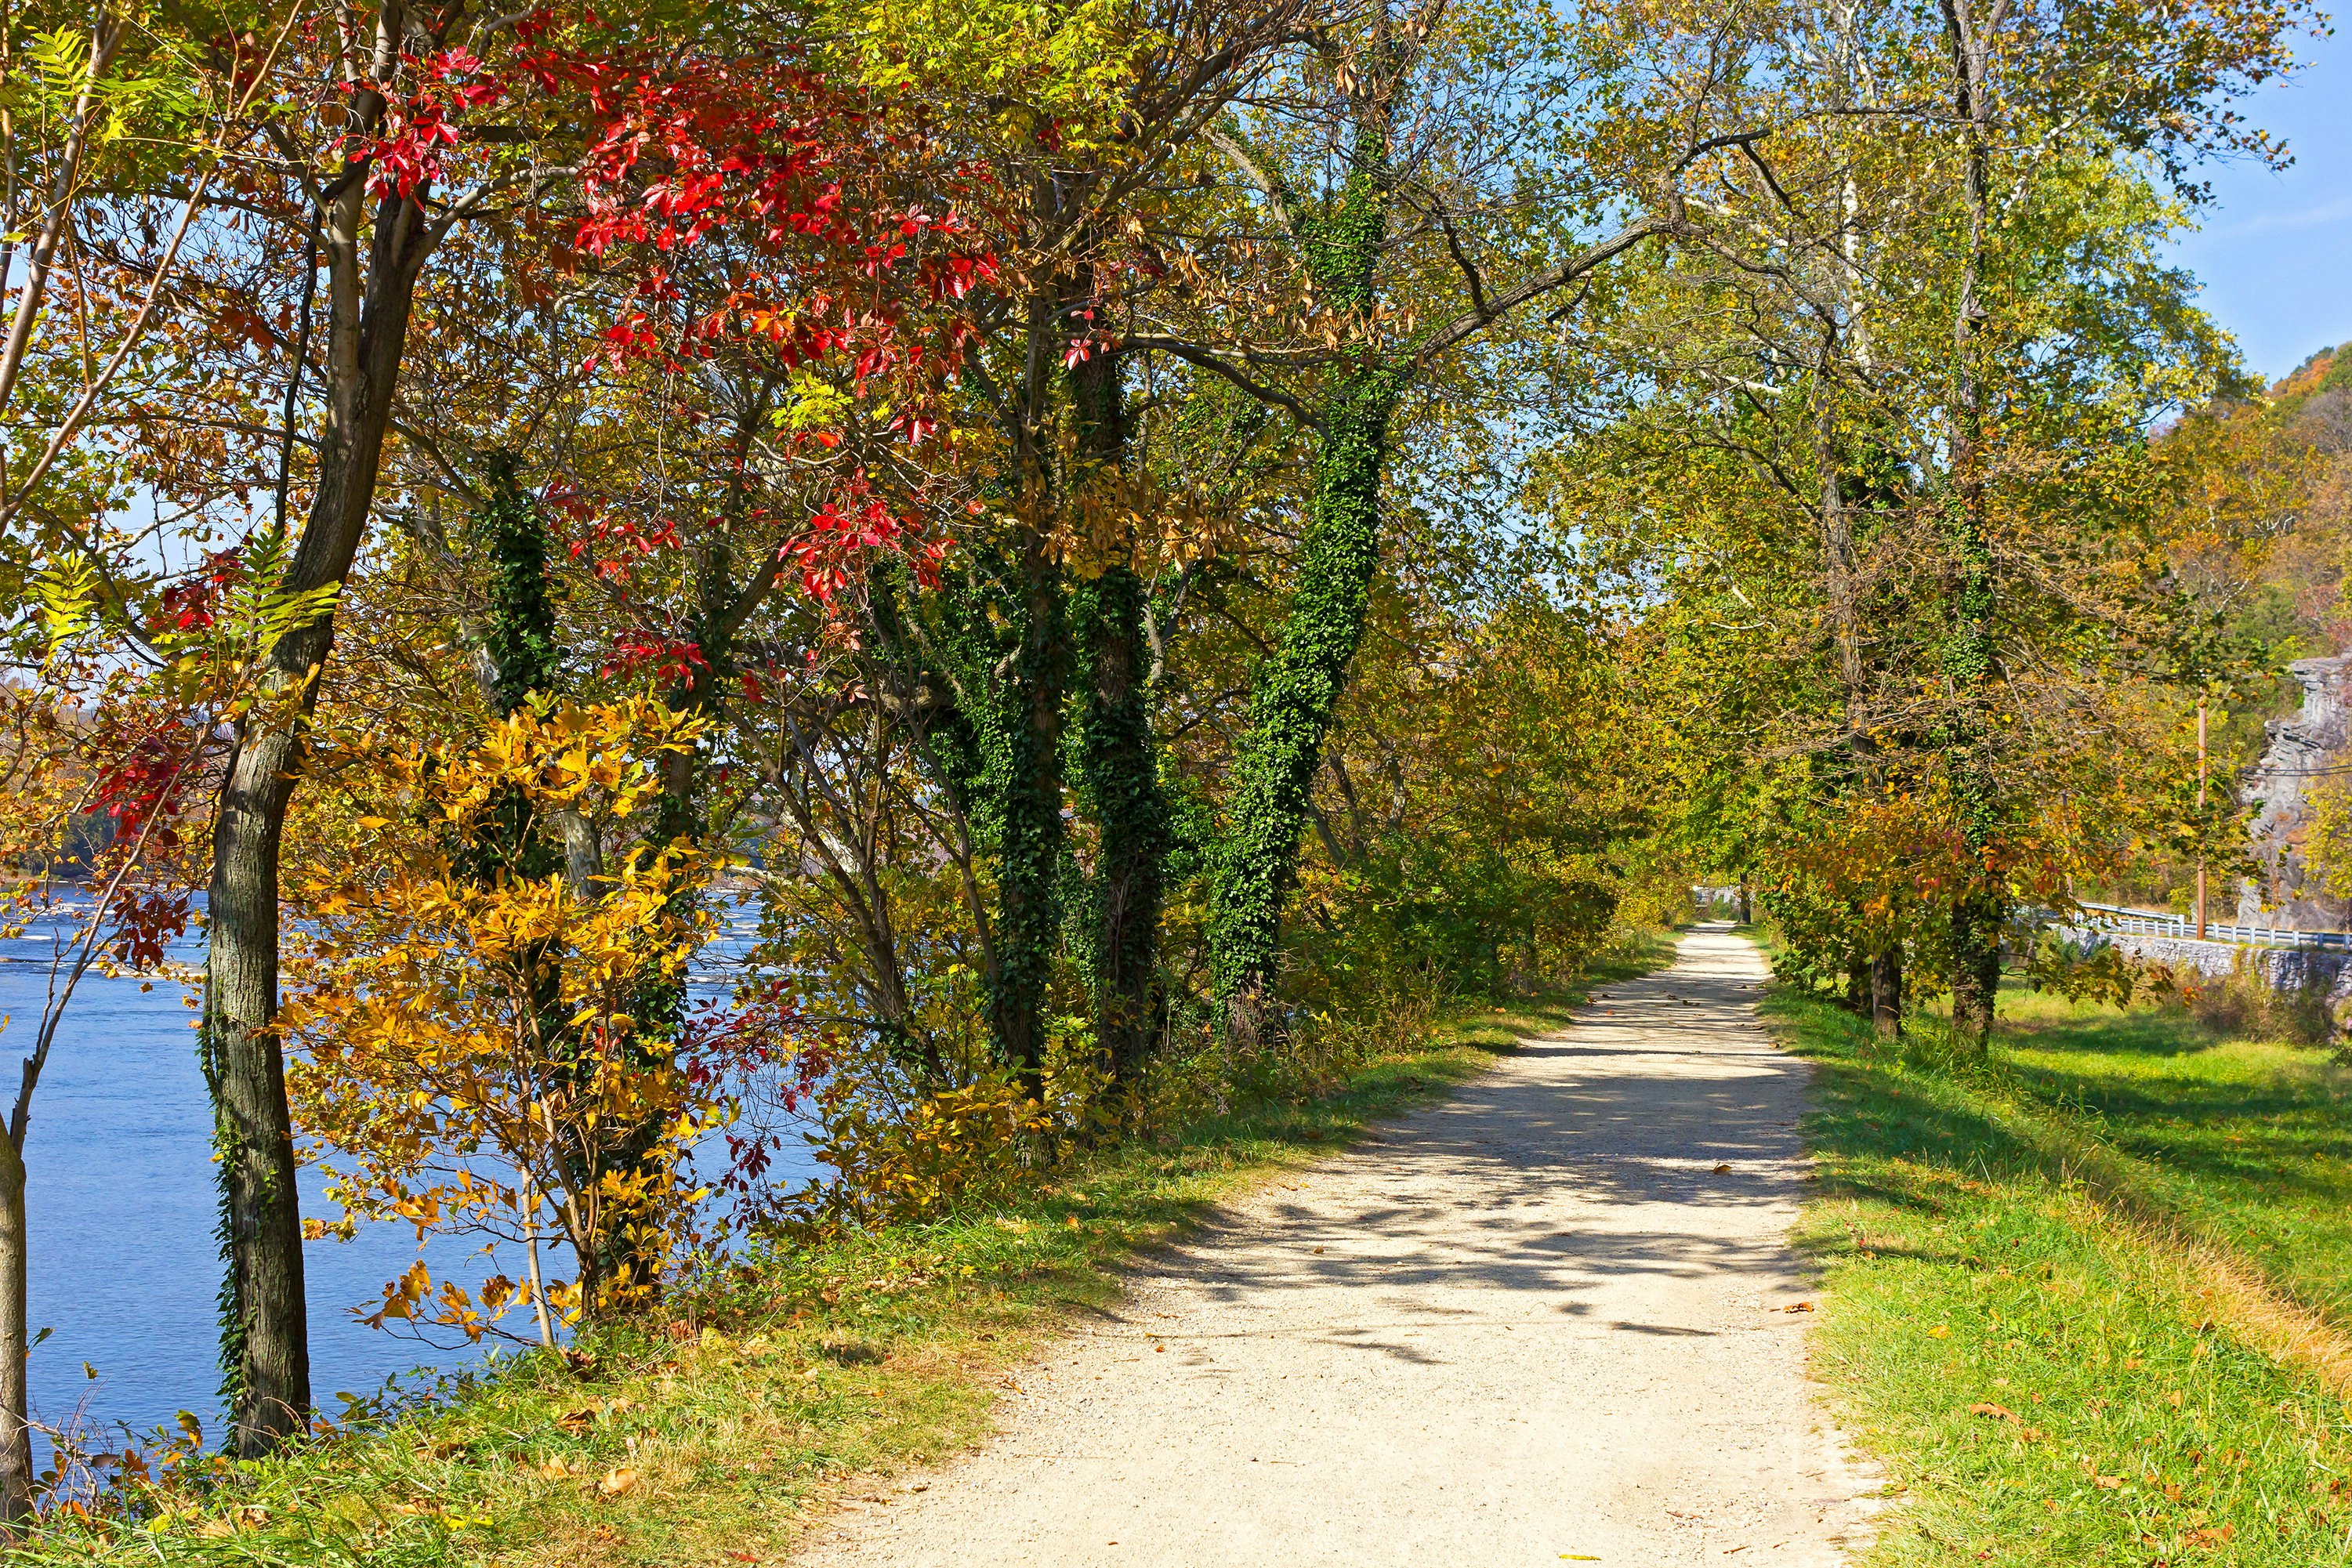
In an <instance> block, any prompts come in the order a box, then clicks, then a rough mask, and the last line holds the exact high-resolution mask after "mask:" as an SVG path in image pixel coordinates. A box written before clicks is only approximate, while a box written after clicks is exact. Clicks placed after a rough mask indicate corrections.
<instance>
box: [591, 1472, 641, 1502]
mask: <svg viewBox="0 0 2352 1568" xmlns="http://www.w3.org/2000/svg"><path fill="white" fill-rule="evenodd" d="M637 1479H638V1478H637V1472H636V1471H635V1470H633V1469H629V1468H628V1467H626V1466H623V1467H622V1468H621V1469H617V1470H607V1471H605V1472H604V1479H603V1480H601V1481H598V1482H597V1483H596V1490H598V1491H600V1492H603V1493H604V1495H605V1496H606V1497H618V1496H620V1495H621V1494H622V1493H623V1492H625V1491H626V1490H629V1489H630V1488H631V1487H633V1486H635V1485H636V1484H637Z"/></svg>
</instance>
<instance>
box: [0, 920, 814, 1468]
mask: <svg viewBox="0 0 2352 1568" xmlns="http://www.w3.org/2000/svg"><path fill="white" fill-rule="evenodd" d="M749 940H750V922H749V919H748V916H746V917H741V918H739V919H738V921H737V922H736V923H735V926H734V927H733V928H732V929H731V930H730V935H729V936H728V937H726V938H723V939H722V940H721V941H720V942H719V944H717V945H715V946H714V947H713V948H712V950H711V954H710V955H709V961H707V962H698V966H697V972H698V989H707V990H708V991H709V992H719V991H720V990H723V988H725V987H726V986H727V985H729V984H730V983H731V979H730V972H731V971H732V970H733V969H734V968H735V967H736V966H737V964H738V963H739V962H740V954H741V953H742V951H743V949H744V948H745V947H746V946H748V944H749ZM0 947H5V949H10V951H0V1012H5V1013H7V1014H9V1015H11V1021H10V1023H9V1025H8V1027H7V1030H6V1031H5V1034H0V1064H5V1065H6V1066H7V1067H8V1068H10V1069H13V1066H14V1059H15V1057H16V1056H17V1055H21V1054H22V1053H23V1052H24V1051H27V1050H29V1049H30V1048H31V1045H32V1041H33V1034H34V1031H35V1030H37V1029H38V1028H39V1025H40V1017H41V1002H42V998H43V996H44V994H45V992H46V990H47V978H48V943H47V939H46V938H45V937H43V936H38V935H33V934H28V935H26V936H24V937H22V938H19V939H17V940H16V941H14V942H8V943H5V944H0ZM172 956H173V959H174V960H175V961H177V962H179V963H183V964H189V965H201V964H202V963H203V961H204V953H203V946H202V943H201V939H198V938H191V939H190V940H189V941H186V942H184V943H182V944H181V945H180V946H179V947H178V948H177V949H176V950H175V951H174V952H173V955H172ZM140 985H141V982H140V981H138V980H136V979H114V980H110V979H106V978H103V977H100V976H98V975H96V974H94V973H93V974H92V975H90V976H89V977H86V978H85V979H84V980H83V981H82V983H81V985H80V987H79V988H78V989H77V990H76V992H75V993H74V998H73V1002H72V1005H71V1006H70V1007H69V1008H68V1009H67V1012H66V1018H65V1022H64V1024H63V1025H62V1026H61V1027H60V1029H59V1030H58V1041H57V1046H56V1048H55V1050H54V1051H51V1053H50V1056H49V1061H48V1066H47V1068H46V1069H45V1070H44V1071H43V1072H42V1075H41V1084H40V1088H39V1090H38V1091H37V1092H36V1094H35V1096H34V1100H33V1115H32V1121H31V1124H30V1127H29V1130H28V1133H27V1135H26V1149H25V1164H26V1171H27V1181H26V1211H27V1218H28V1220H29V1223H30V1226H31V1229H32V1271H31V1273H32V1277H31V1283H30V1298H31V1299H30V1302H29V1305H30V1309H31V1320H30V1321H31V1324H32V1329H33V1332H34V1333H39V1332H40V1331H41V1330H42V1329H43V1328H45V1327H47V1328H50V1329H53V1330H54V1331H55V1332H54V1333H51V1334H50V1336H49V1337H48V1339H47V1340H46V1341H45V1342H43V1343H42V1344H41V1345H40V1346H39V1347H38V1348H37V1349H36V1350H35V1351H34V1352H33V1354H32V1360H31V1365H30V1368H29V1370H30V1375H31V1383H32V1403H33V1409H34V1414H35V1417H36V1419H37V1420H39V1421H41V1422H43V1423H45V1424H47V1425H50V1426H56V1425H58V1424H59V1423H60V1422H61V1421H64V1420H66V1419H68V1418H70V1417H72V1416H75V1414H76V1413H77V1412H78V1411H79V1413H80V1414H81V1416H82V1417H83V1419H84V1421H85V1423H86V1424H95V1425H96V1426H98V1427H100V1428H101V1429H102V1431H103V1433H104V1434H105V1435H107V1436H118V1437H119V1434H120V1431H121V1428H122V1427H129V1428H130V1429H131V1431H132V1432H134V1433H144V1432H146V1431H148V1430H150V1429H152V1428H153V1427H158V1426H169V1425H172V1424H173V1421H174V1419H175V1416H176V1413H177V1412H179V1411H182V1410H186V1411H190V1412H193V1413H194V1414H195V1415H196V1416H197V1417H198V1418H199V1419H200V1420H201V1421H202V1422H203V1423H204V1428H205V1437H206V1440H207V1441H214V1440H216V1439H217V1438H218V1437H219V1435H220V1416H219V1398H218V1393H219V1384H220V1373H219V1369H218V1366H217V1364H216V1363H215V1354H216V1346H217V1343H218V1324H217V1319H216V1316H215V1298H216V1293H217V1291H218V1290H219V1287H220V1275H221V1270H220V1258H219V1253H218V1249H217V1244H216V1243H215V1239H214V1235H213V1226H214V1218H215V1202H216V1197H215V1195H216V1192H217V1188H216V1187H215V1184H214V1178H213V1165H212V1149H211V1136H212V1118H211V1113H210V1111H209V1109H208V1107H207V1105H206V1103H205V1085H204V1075H203V1073H202V1071H200V1070H199V1069H198V1067H197V1065H196V1052H195V1032H194V1030H193V1029H192V1028H191V1027H190V1024H191V1021H192V1020H193V1019H194V1016H195V1015H194V1012H193V1011H192V1010H191V1009H189V1008H188V1007H187V1006H186V1004H185V1002H184V996H185V994H186V993H185V992H184V990H183V988H181V986H180V985H178V984H177V983H175V982H173V981H171V980H168V979H157V980H156V981H154V983H153V989H152V990H147V991H142V990H141V989H140ZM15 1077H16V1074H15V1072H14V1071H13V1070H12V1071H6V1072H5V1078H6V1079H7V1081H8V1082H10V1083H12V1084H13V1082H14V1080H15ZM788 1154H791V1155H797V1156H798V1157H797V1158H796V1159H790V1160H788V1161H786V1162H782V1163H785V1164H787V1165H788V1166H789V1168H787V1169H785V1170H783V1171H782V1172H780V1173H779V1175H780V1176H782V1178H783V1179H785V1180H787V1181H797V1180H799V1179H801V1178H802V1177H803V1176H806V1175H809V1174H813V1173H814V1169H815V1166H814V1163H813V1162H812V1161H810V1160H809V1159H808V1157H807V1155H805V1154H804V1153H803V1152H802V1151H797V1150H794V1151H788ZM324 1185H325V1182H324V1178H323V1176H321V1174H320V1172H318V1171H315V1170H309V1169H306V1170H304V1171H303V1172H302V1175H301V1191H302V1208H303V1212H304V1213H305V1214H307V1215H319V1216H330V1217H331V1215H332V1214H333V1212H334V1210H333V1208H332V1207H331V1205H329V1204H327V1203H326V1201H325V1199H324V1197H323V1196H322V1192H321V1189H322V1188H323V1186H324ZM475 1245H476V1244H475V1243H472V1242H468V1241H465V1240H444V1241H436V1242H435V1243H433V1244H432V1245H431V1246H429V1247H428V1248H427V1249H425V1258H426V1260H427V1261H428V1263H430V1264H431V1265H432V1266H433V1267H434V1269H435V1270H436V1273H437V1272H439V1271H440V1270H441V1269H443V1268H444V1267H448V1268H451V1269H452V1270H454V1271H455V1272H457V1274H458V1276H459V1277H461V1278H466V1277H468V1275H467V1270H473V1271H474V1272H475V1273H476V1274H478V1273H486V1272H488V1271H489V1270H485V1269H482V1268H481V1260H479V1259H473V1260H469V1259H468V1257H467V1255H468V1254H469V1253H470V1252H471V1251H472V1250H473V1249H474V1246H475ZM416 1255H417V1248H416V1243H415V1232H413V1231H411V1230H409V1229H408V1228H405V1227H395V1226H386V1225H378V1226H371V1227H367V1228H362V1230H361V1232H360V1234H359V1236H358V1237H357V1238H356V1239H353V1240H352V1241H349V1242H337V1241H314V1242H311V1243H310V1244H309V1246H308V1248H307V1249H306V1250H305V1254H304V1265H303V1268H304V1277H305V1282H306V1285H307V1287H308V1291H309V1298H310V1385H311V1389H312V1391H313V1393H314V1395H315V1396H316V1397H317V1399H318V1402H319V1405H320V1408H321V1409H322V1410H323V1411H325V1412H327V1413H328V1414H333V1413H335V1412H336V1411H337V1410H338V1409H339V1408H340V1406H339V1405H338V1403H337V1401H336V1400H335V1398H334V1396H335V1395H336V1394H337V1393H338V1392H352V1393H360V1394H365V1393H372V1392H374V1391H376V1390H378V1389H380V1388H381V1387H382V1386H383V1382H384V1380H385V1379H386V1378H387V1377H390V1376H393V1375H395V1374H401V1373H405V1372H408V1371H410V1370H412V1369H414V1368H416V1367H419V1366H430V1367H438V1368H448V1367H454V1366H458V1365H462V1364H467V1363H471V1362H477V1361H478V1360H480V1359H481V1357H482V1355H483V1354H484V1353H483V1351H482V1350H481V1349H479V1348H461V1349H456V1350H436V1349H434V1348H433V1347H431V1346H427V1345H424V1344H420V1343H418V1342H416V1341H415V1340H413V1339H408V1338H404V1337H401V1336H399V1335H395V1334H392V1333H385V1332H383V1331H382V1330H379V1329H371V1328H367V1327H364V1326H362V1324H360V1323H359V1322H356V1321H354V1319H353V1318H352V1308H353V1307H354V1306H357V1305H359V1304H360V1303H362V1302H368V1301H375V1300H376V1299H378V1298H379V1296H380V1294H381V1292H382V1291H383V1283H384V1281H387V1280H390V1279H392V1278H393V1277H394V1276H395V1275H397V1274H399V1273H400V1272H401V1271H402V1270H404V1269H406V1268H407V1267H408V1265H409V1264H410V1263H411V1262H412V1261H413V1260H415V1257H416ZM517 1272H520V1270H517ZM86 1368H87V1370H85V1369H86ZM92 1373H94V1374H95V1376H94V1377H93V1376H91V1375H89V1374H92Z"/></svg>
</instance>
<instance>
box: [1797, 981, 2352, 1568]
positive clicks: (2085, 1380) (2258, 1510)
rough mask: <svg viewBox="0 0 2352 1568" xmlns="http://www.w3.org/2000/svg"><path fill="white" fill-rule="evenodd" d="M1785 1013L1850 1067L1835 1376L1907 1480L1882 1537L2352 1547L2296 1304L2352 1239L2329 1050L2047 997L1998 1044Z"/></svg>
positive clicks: (1931, 1557)
mask: <svg viewBox="0 0 2352 1568" xmlns="http://www.w3.org/2000/svg"><path fill="white" fill-rule="evenodd" d="M1768 1010H1769V1012H1770V1013H1771V1015H1772V1016H1773V1017H1774V1018H1775V1019H1777V1021H1778V1024H1779V1026H1780V1029H1781V1030H1783V1032H1784V1034H1785V1036H1786V1037H1787V1039H1788V1040H1790V1043H1791V1044H1792V1045H1793V1046H1794V1047H1795V1048H1796V1049H1798V1050H1800V1051H1802V1052H1804V1053H1805V1054H1807V1055H1809V1056H1811V1057H1813V1058H1814V1059H1815V1060H1816V1061H1819V1062H1820V1064H1821V1067H1822V1072H1821V1078H1820V1083H1819V1101H1818V1109H1817V1111H1816V1112H1815V1113H1814V1115H1813V1116H1812V1117H1811V1120H1810V1122H1809V1127H1810V1131H1811V1140H1812V1143H1813V1145H1814V1148H1815V1151H1816V1153H1817V1155H1818V1156H1819V1159H1820V1170H1819V1175H1820V1179H1821V1183H1822V1186H1821V1190H1820V1194H1819V1197H1817V1198H1816V1199H1815V1200H1814V1201H1813V1202H1812V1203H1811V1205H1809V1207H1808V1209H1807V1213H1806V1218H1805V1221H1804V1228H1803V1231H1802V1236H1803V1239H1804V1240H1805V1242H1806V1244H1807V1245H1808V1246H1810V1247H1811V1249H1814V1250H1815V1251H1816V1253H1817V1254H1818V1255H1819V1256H1820V1258H1821V1259H1822V1262H1823V1264H1824V1266H1825V1268H1826V1270H1827V1276H1828V1277H1827V1280H1826V1281H1825V1290H1824V1293H1823V1299H1822V1321H1821V1323H1820V1327H1819V1330H1818V1334H1819V1337H1818V1341H1817V1345H1816V1351H1817V1356H1816V1364H1817V1369H1818V1371H1819V1372H1820V1374H1821V1375H1822V1377H1823V1378H1824V1379H1825V1380H1826V1381H1827V1382H1828V1384H1829V1385H1830V1386H1831V1387H1832V1391H1833V1393H1834V1395H1835V1396H1836V1397H1837V1398H1838V1399H1839V1400H1840V1401H1841V1402H1842V1403H1843V1406H1844V1413H1845V1415H1846V1416H1847V1417H1848V1419H1849V1420H1850V1421H1851V1423H1852V1424H1853V1426H1854V1427H1856V1428H1857V1429H1858V1430H1859V1431H1860V1433H1861V1434H1862V1436H1863V1438H1864V1442H1865V1444H1866V1446H1867V1447H1869V1448H1871V1449H1872V1450H1873V1451H1874V1452H1875V1453H1877V1454H1878V1455H1879V1456H1880V1457H1881V1458H1882V1459H1883V1460H1884V1461H1885V1466H1886V1468H1887V1470H1888V1473H1889V1475H1890V1478H1891V1479H1892V1482H1893V1489H1892V1490H1895V1492H1897V1493H1898V1494H1900V1495H1901V1497H1902V1500H1901V1502H1900V1504H1899V1505H1898V1506H1897V1507H1896V1508H1895V1511H1893V1512H1892V1513H1890V1515H1889V1516H1888V1522H1887V1525H1886V1528H1885V1531H1884V1533H1883V1534H1882V1536H1881V1538H1880V1540H1879V1542H1878V1544H1877V1546H1876V1547H1875V1548H1874V1551H1873V1552H1872V1554H1871V1555H1870V1557H1869V1559H1868V1561H1870V1562H1871V1563H1880V1564H1895V1563H1969V1562H1990V1563H2016V1564H2059V1563H2065V1564H2076V1563H2135V1564H2154V1563H2167V1564H2177V1563H2190V1562H2200V1561H2210V1562H2215V1563H2232V1564H2279V1565H2281V1568H2285V1565H2288V1564H2294V1565H2297V1568H2302V1565H2307V1564H2321V1563H2352V1422H2347V1408H2346V1405H2345V1401H2344V1399H2343V1397H2342V1396H2341V1395H2340V1394H2339V1393H2338V1392H2336V1391H2335V1389H2334V1388H2331V1386H2330V1382H2331V1380H2330V1379H2328V1378H2326V1377H2325V1376H2322V1375H2318V1373H2317V1372H2315V1371H2314V1370H2313V1369H2312V1367H2311V1365H2310V1364H2309V1358H2308V1356H2303V1355H2302V1354H2301V1352H2300V1351H2298V1349H2297V1347H2296V1342H2295V1336H2296V1334H2297V1333H2303V1334H2304V1335H2305V1337H2308V1336H2309V1334H2310V1333H2311V1331H2312V1324H2311V1322H2308V1321H2305V1322H2302V1324H2301V1327H2300V1328H2299V1329H2298V1328H2297V1327H2296V1318H2297V1314H2296V1312H2295V1307H2294V1301H2290V1300H2287V1299H2286V1297H2287V1296H2288V1294H2289V1292H2292V1293H2294V1294H2295V1295H2300V1296H2303V1297H2304V1298H2305V1300H2306V1301H2325V1302H2328V1303H2333V1302H2334V1301H2336V1299H2337V1298H2336V1291H2340V1290H2341V1287H2342V1285H2343V1278H2342V1275H2341V1274H2340V1273H2338V1272H2334V1271H2333V1270H2335V1269H2336V1268H2337V1267H2338V1266H2339V1265H2340V1260H2342V1259H2343V1258H2344V1256H2345V1252H2344V1250H2343V1249H2345V1248H2346V1247H2347V1245H2352V1210H2347V1209H2345V1208H2343V1207H2340V1206H2339V1207H2336V1209H2335V1210H2334V1212H2333V1213H2330V1212H2329V1210H2328V1201H2327V1195H2328V1194H2329V1193H2331V1192H2334V1191H2336V1190H2337V1189H2336V1187H2335V1186H2333V1185H2332V1184H2333V1183H2334V1182H2335V1180H2336V1178H2337V1177H2338V1176H2340V1175H2341V1174H2342V1173H2340V1172H2339V1171H2337V1170H2336V1152H2337V1151H2341V1150H2343V1148H2344V1147H2345V1144H2344V1134H2345V1133H2346V1132H2347V1130H2352V1113H2347V1108H2346V1105H2345V1103H2344V1098H2343V1094H2342V1092H2341V1089H2340V1087H2339V1085H2340V1082H2341V1075H2340V1074H2339V1073H2337V1072H2336V1071H2335V1070H2333V1069H2329V1068H2327V1067H2326V1066H2324V1065H2323V1064H2322V1061H2321V1060H2320V1058H2319V1056H2318V1053H2316V1052H2312V1051H2294V1050H2291V1049H2289V1048H2283V1047H2275V1046H2266V1045H2260V1044H2256V1043H2252V1042H2245V1041H2230V1040H2220V1039H2217V1038H2215V1037H2213V1036H2211V1035H2210V1034H2208V1033H2206V1032H2205V1031H2203V1030H2200V1029H2199V1028H2198V1027H2197V1026H2196V1025H2194V1024H2193V1023H2190V1022H2189V1021H2188V1020H2186V1019H2179V1018H2174V1017H2168V1016H2165V1015H2161V1014H2153V1013H2148V1012H2145V1011H2142V1012H2137V1013H2132V1014H2118V1013H2116V1011H2115V1010H2114V1009H2087V1008H2086V1009H2080V1010H2077V1009H2071V1008H2068V1007H2066V1006H2065V1005H2064V1004H2057V1003H2051V1002H2046V1001H2044V1000H2042V999H2040V998H2017V999H2016V1000H2015V1001H2014V1002H2010V1003H2007V1004H2005V1010H2006V1011H2008V1012H2010V1013H2011V1014H2012V1015H2013V1016H2012V1018H2011V1029H2010V1031H2009V1034H2008V1037H2007V1038H2006V1039H2005V1040H2003V1041H2002V1043H2001V1044H2000V1045H1999V1046H1997V1047H1996V1049H1995V1051H1993V1053H1992V1056H1991V1058H1990V1061H1986V1062H1983V1063H1981V1064H1973V1063H1970V1062H1969V1061H1965V1060H1955V1059H1951V1058H1948V1057H1944V1056H1942V1055H1941V1053H1938V1052H1936V1051H1932V1050H1929V1049H1926V1048H1924V1047H1913V1048H1911V1049H1908V1050H1905V1051H1887V1050H1884V1049H1881V1048H1877V1047H1875V1046H1874V1044H1873V1042H1872V1040H1871V1037H1870V1035H1869V1033H1868V1030H1867V1029H1866V1028H1864V1027H1861V1026H1859V1024H1858V1020H1855V1019H1852V1018H1850V1017H1849V1016H1847V1015H1845V1014H1843V1013H1842V1012H1839V1011H1837V1010H1836V1009H1831V1008H1828V1007H1826V1006H1823V1005H1820V1004H1816V1003H1812V1002H1810V1001H1806V1000H1802V999H1799V998H1789V997H1776V998H1773V999H1772V1001H1771V1002H1769V1004H1768ZM2263 1269H2274V1270H2276V1271H2277V1272H2276V1274H2275V1277H2274V1278H2273V1277H2266V1276H2265V1275H2264V1274H2263V1272H2262V1270H2263ZM2283 1325H2284V1326H2283ZM2318 1332H2319V1333H2320V1336H2321V1337H2323V1338H2325V1337H2329V1336H2327V1335H2326V1331H2325V1329H2324V1328H2322V1329H2320V1330H2319V1331H2318ZM2298 1357H2300V1359H2298ZM2336 1386H2337V1387H2341V1386H2342V1384H2341V1382H2340V1380H2338V1381H2336Z"/></svg>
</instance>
